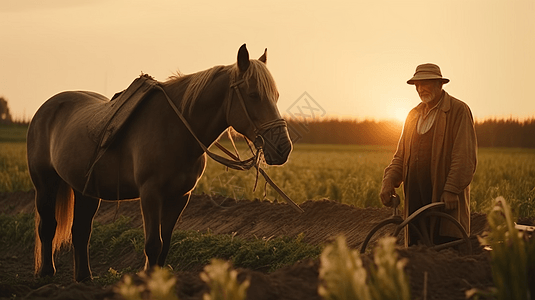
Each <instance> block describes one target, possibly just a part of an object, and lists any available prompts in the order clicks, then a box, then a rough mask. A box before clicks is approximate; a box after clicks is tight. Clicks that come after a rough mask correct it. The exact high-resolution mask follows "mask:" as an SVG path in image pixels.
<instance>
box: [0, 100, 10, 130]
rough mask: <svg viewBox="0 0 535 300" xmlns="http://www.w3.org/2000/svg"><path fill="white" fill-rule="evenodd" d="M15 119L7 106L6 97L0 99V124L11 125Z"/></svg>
mask: <svg viewBox="0 0 535 300" xmlns="http://www.w3.org/2000/svg"><path fill="white" fill-rule="evenodd" d="M11 123H13V119H12V118H11V113H10V112H9V107H8V106H7V100H6V99H4V97H0V124H11Z"/></svg>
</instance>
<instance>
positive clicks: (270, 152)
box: [255, 124, 292, 165]
mask: <svg viewBox="0 0 535 300" xmlns="http://www.w3.org/2000/svg"><path fill="white" fill-rule="evenodd" d="M260 138H261V139H263V141H262V142H263V148H264V159H265V160H266V163H267V164H268V165H282V164H284V163H285V162H286V161H287V160H288V156H290V152H292V141H291V140H290V136H289V134H288V128H287V127H286V124H284V125H279V126H274V127H271V128H268V129H266V130H265V131H263V132H262V133H261V134H260ZM255 144H256V143H255Z"/></svg>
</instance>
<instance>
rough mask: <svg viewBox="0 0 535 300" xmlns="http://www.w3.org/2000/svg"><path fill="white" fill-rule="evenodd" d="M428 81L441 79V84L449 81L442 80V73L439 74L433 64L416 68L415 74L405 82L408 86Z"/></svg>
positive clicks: (438, 70) (438, 69) (437, 67)
mask: <svg viewBox="0 0 535 300" xmlns="http://www.w3.org/2000/svg"><path fill="white" fill-rule="evenodd" d="M428 79H442V83H448V82H450V80H449V79H448V78H443V77H442V73H440V68H439V66H437V65H435V64H423V65H419V66H418V67H416V72H415V73H414V76H413V77H412V78H411V79H409V80H408V81H407V83H408V84H414V82H415V81H417V80H428Z"/></svg>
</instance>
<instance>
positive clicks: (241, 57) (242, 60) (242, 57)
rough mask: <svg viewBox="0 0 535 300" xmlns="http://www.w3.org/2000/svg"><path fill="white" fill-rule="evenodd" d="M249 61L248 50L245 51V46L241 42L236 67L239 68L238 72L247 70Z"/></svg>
mask: <svg viewBox="0 0 535 300" xmlns="http://www.w3.org/2000/svg"><path fill="white" fill-rule="evenodd" d="M250 63H251V62H250V61H249V51H247V47H246V46H245V44H243V45H242V46H241V47H240V50H238V69H240V72H245V71H247V69H248V68H249V64H250Z"/></svg>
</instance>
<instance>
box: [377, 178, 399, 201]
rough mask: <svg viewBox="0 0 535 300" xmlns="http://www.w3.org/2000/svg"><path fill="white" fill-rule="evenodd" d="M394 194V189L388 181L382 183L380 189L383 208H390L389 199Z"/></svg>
mask: <svg viewBox="0 0 535 300" xmlns="http://www.w3.org/2000/svg"><path fill="white" fill-rule="evenodd" d="M395 193H396V189H395V188H394V185H393V184H392V182H391V181H390V180H385V181H383V186H382V188H381V194H380V195H379V196H380V197H381V202H383V205H384V206H388V207H392V204H393V203H392V200H391V197H392V195H394V194H395Z"/></svg>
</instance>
